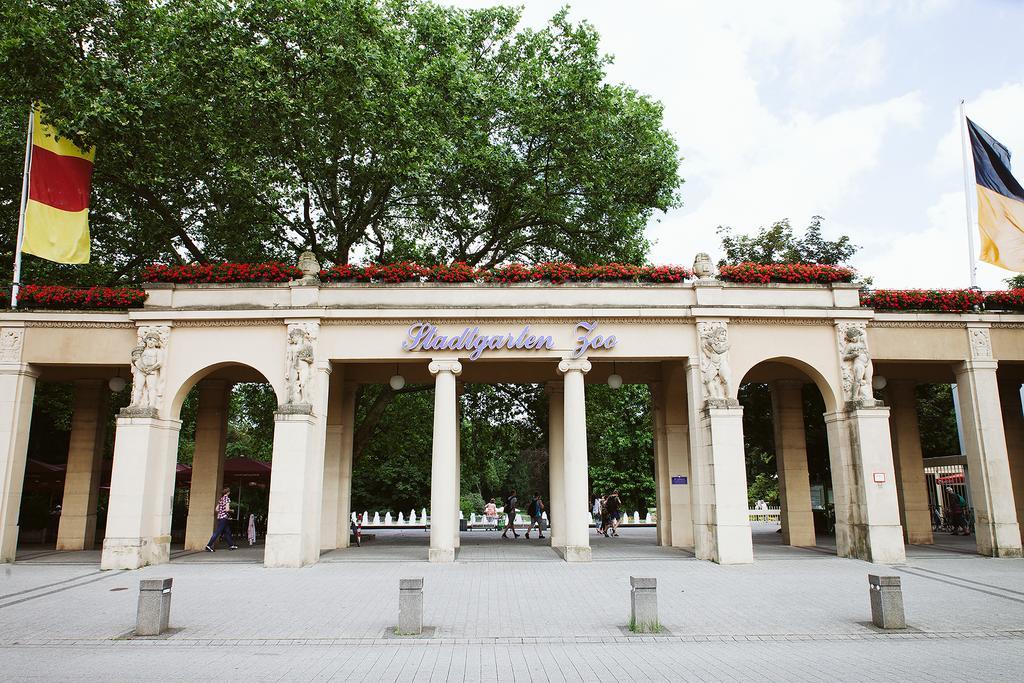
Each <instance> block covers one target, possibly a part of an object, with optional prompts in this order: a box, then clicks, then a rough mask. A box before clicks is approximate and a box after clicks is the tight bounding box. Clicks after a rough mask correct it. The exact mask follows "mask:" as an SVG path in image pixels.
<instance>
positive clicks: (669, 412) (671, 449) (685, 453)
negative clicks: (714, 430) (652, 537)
mask: <svg viewBox="0 0 1024 683" xmlns="http://www.w3.org/2000/svg"><path fill="white" fill-rule="evenodd" d="M661 388H662V396H663V406H664V413H663V417H662V420H663V422H664V425H665V427H664V430H665V431H664V438H663V441H662V452H663V456H662V457H663V460H662V463H663V464H664V466H665V470H666V474H665V476H664V481H665V483H664V487H665V492H666V498H665V501H666V505H667V507H668V521H669V527H668V530H669V535H668V538H666V539H665V545H671V546H672V547H674V548H690V547H692V546H693V500H692V496H691V484H690V479H691V474H690V427H689V416H688V410H687V405H686V370H685V368H684V366H683V364H682V363H681V362H666V363H662V382H661ZM673 481H675V482H676V483H672V482H673ZM684 482H685V483H684ZM744 500H746V493H745V492H744ZM744 509H745V508H744Z"/></svg>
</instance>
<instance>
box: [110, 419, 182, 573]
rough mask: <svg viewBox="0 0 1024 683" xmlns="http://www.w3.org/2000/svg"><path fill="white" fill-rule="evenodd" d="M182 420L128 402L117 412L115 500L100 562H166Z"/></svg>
mask: <svg viewBox="0 0 1024 683" xmlns="http://www.w3.org/2000/svg"><path fill="white" fill-rule="evenodd" d="M180 430H181V421H180V420H165V419H162V418H160V417H157V416H156V411H153V412H152V415H148V416H147V415H145V414H143V413H141V412H132V410H131V409H129V408H125V409H123V410H122V411H121V415H120V416H118V418H117V433H116V436H115V438H114V464H113V471H112V472H111V475H110V502H109V504H108V506H107V528H106V536H105V537H104V539H103V553H102V555H101V556H100V567H101V568H103V569H138V568H139V567H144V566H146V565H150V564H162V563H164V562H167V560H168V558H169V556H170V546H171V499H172V497H173V495H174V476H175V465H176V463H177V460H178V457H177V456H178V433H179V432H180Z"/></svg>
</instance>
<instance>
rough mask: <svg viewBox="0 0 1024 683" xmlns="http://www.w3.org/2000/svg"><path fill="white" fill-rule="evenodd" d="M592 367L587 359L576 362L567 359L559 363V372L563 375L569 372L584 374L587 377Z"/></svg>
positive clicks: (579, 359) (576, 360) (578, 359)
mask: <svg viewBox="0 0 1024 683" xmlns="http://www.w3.org/2000/svg"><path fill="white" fill-rule="evenodd" d="M591 367H593V366H592V365H591V364H590V361H589V360H587V359H586V358H577V359H575V360H569V359H565V360H562V361H560V362H559V363H558V372H560V373H561V374H563V375H564V374H565V373H567V372H582V373H583V374H584V375H585V374H587V373H588V372H590V368H591Z"/></svg>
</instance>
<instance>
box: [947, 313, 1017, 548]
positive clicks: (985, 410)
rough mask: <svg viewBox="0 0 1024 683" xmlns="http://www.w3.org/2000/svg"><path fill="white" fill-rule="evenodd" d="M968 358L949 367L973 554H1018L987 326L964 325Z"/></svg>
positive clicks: (1015, 512)
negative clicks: (975, 550) (965, 474)
mask: <svg viewBox="0 0 1024 683" xmlns="http://www.w3.org/2000/svg"><path fill="white" fill-rule="evenodd" d="M968 333H969V334H970V335H971V346H972V355H973V356H974V358H973V359H972V360H968V361H965V362H963V363H961V364H960V365H958V366H956V367H955V368H954V371H955V373H956V389H957V396H958V397H959V400H960V415H961V418H962V420H963V437H964V446H965V447H966V449H967V453H966V455H967V466H968V478H969V479H970V487H971V503H972V504H973V505H974V530H975V534H976V537H977V542H978V552H979V553H980V554H982V555H989V556H991V557H1020V556H1021V535H1020V527H1019V526H1018V524H1017V510H1016V507H1015V504H1014V500H1013V486H1012V484H1011V483H1010V465H1009V456H1008V453H1007V449H1006V438H1005V436H1004V434H1003V415H1002V408H1001V406H1000V404H999V389H998V385H997V383H996V365H997V363H996V361H995V360H992V351H991V349H992V346H991V342H989V341H988V329H987V328H972V329H968Z"/></svg>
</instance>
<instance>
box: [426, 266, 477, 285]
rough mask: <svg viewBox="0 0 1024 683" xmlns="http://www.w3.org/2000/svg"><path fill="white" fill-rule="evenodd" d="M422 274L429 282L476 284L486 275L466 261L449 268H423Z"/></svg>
mask: <svg viewBox="0 0 1024 683" xmlns="http://www.w3.org/2000/svg"><path fill="white" fill-rule="evenodd" d="M422 272H423V275H424V277H426V278H427V282H475V281H476V280H477V279H478V278H481V277H484V273H482V272H481V271H480V270H479V269H478V268H474V267H473V266H471V265H468V264H467V263H466V262H465V261H456V262H455V263H453V264H451V265H449V266H444V265H440V264H439V265H436V266H431V267H430V268H423V269H422Z"/></svg>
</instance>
